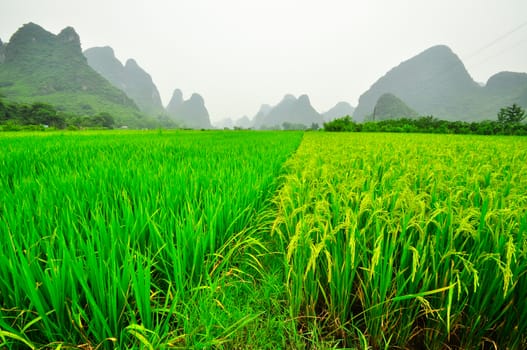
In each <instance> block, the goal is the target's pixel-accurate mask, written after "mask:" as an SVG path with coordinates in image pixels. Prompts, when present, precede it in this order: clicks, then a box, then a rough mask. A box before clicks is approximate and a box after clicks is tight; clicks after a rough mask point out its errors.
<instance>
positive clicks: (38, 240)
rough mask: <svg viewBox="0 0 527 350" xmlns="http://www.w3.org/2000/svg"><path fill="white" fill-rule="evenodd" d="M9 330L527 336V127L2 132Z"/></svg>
mask: <svg viewBox="0 0 527 350" xmlns="http://www.w3.org/2000/svg"><path fill="white" fill-rule="evenodd" d="M0 147H1V149H2V150H3V152H2V153H1V154H0V168H1V169H2V171H1V172H0V234H1V235H2V238H3V239H2V240H0V251H2V254H0V266H1V267H2V268H1V269H0V347H6V348H20V347H27V348H32V349H40V348H81V349H103V348H108V349H114V348H115V349H125V348H144V349H164V348H165V349H168V348H255V349H276V348H291V349H293V348H294V349H296V348H306V349H309V348H317V349H319V348H352V349H383V348H384V349H387V348H403V349H421V348H426V349H444V348H452V349H458V348H459V349H466V348H477V347H481V348H496V347H497V348H510V349H515V348H525V347H527V337H526V334H527V312H526V311H525V310H527V305H526V300H527V276H526V274H527V243H526V242H527V212H526V211H527V178H526V177H525V176H523V174H527V142H526V141H525V140H524V139H523V138H517V137H477V136H453V135H419V134H415V135H403V134H367V133H360V134H357V133H351V134H348V133H346V134H331V133H311V132H309V133H305V134H303V136H302V134H301V133H288V132H213V131H211V132H190V131H189V132H167V131H157V132H151V131H149V132H132V131H127V132H115V131H114V132H78V133H33V134H31V133H23V134H14V133H13V134H11V133H3V134H2V135H0Z"/></svg>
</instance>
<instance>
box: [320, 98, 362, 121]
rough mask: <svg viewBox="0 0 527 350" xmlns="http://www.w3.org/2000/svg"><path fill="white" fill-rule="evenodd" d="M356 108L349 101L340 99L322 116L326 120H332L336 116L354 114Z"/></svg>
mask: <svg viewBox="0 0 527 350" xmlns="http://www.w3.org/2000/svg"><path fill="white" fill-rule="evenodd" d="M354 110H355V109H354V108H353V106H352V105H351V104H349V103H348V102H344V101H340V102H338V103H337V104H336V105H335V106H334V107H332V108H331V109H329V110H328V111H326V112H324V113H323V114H322V116H323V117H324V120H325V121H332V120H334V119H336V118H341V117H345V116H347V115H349V116H352V115H353V112H354Z"/></svg>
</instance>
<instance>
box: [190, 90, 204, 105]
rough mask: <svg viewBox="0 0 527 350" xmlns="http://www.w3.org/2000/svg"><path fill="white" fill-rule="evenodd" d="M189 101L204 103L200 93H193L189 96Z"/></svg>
mask: <svg viewBox="0 0 527 350" xmlns="http://www.w3.org/2000/svg"><path fill="white" fill-rule="evenodd" d="M190 101H191V102H192V103H198V104H202V105H203V104H205V100H204V99H203V97H202V96H201V95H200V94H197V93H193V94H192V96H190Z"/></svg>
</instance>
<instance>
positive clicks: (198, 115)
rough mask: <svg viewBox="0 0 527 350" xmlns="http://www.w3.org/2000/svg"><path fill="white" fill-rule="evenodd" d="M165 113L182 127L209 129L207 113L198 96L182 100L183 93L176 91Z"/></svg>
mask: <svg viewBox="0 0 527 350" xmlns="http://www.w3.org/2000/svg"><path fill="white" fill-rule="evenodd" d="M166 110H167V113H168V114H169V115H170V116H171V117H172V118H173V119H174V120H176V121H177V122H179V123H181V124H182V126H185V127H188V128H193V129H200V128H206V129H208V128H211V127H212V125H211V123H210V118H209V112H208V111H207V108H206V107H205V100H204V99H203V97H202V96H201V95H200V94H197V93H193V94H192V96H191V97H190V98H189V99H188V100H186V101H185V100H183V93H182V92H181V90H179V89H176V90H174V93H173V94H172V99H171V100H170V102H169V104H168V106H167V109H166Z"/></svg>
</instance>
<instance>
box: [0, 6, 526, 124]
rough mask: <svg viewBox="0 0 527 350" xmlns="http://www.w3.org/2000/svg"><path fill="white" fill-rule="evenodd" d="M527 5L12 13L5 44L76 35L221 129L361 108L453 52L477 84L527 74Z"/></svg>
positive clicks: (7, 14)
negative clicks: (284, 108) (295, 107)
mask: <svg viewBox="0 0 527 350" xmlns="http://www.w3.org/2000/svg"><path fill="white" fill-rule="evenodd" d="M525 13H527V3H525V2H524V1H520V0H514V1H507V2H499V1H486V2H485V3H484V5H483V4H482V2H478V1H463V2H454V1H443V2H433V3H432V2H426V3H425V2H419V1H399V2H388V1H370V2H367V3H363V4H354V3H351V2H347V1H327V2H324V3H323V4H322V3H320V2H315V1H285V2H284V1H266V2H243V1H234V0H228V1H223V2H213V1H178V2H169V1H150V2H148V3H146V2H139V1H112V2H102V1H92V2H89V3H73V2H67V1H63V0H60V1H59V0H53V1H36V0H31V1H24V2H20V1H4V2H3V4H2V20H1V21H0V39H1V40H2V41H3V42H8V41H9V38H10V37H11V35H12V34H13V33H14V32H16V30H17V29H18V28H20V27H21V26H22V25H23V24H24V23H28V22H35V23H38V24H39V25H41V26H43V27H44V28H46V29H47V30H50V31H52V32H53V33H59V32H60V31H61V30H62V29H63V28H65V27H67V26H72V27H74V28H75V30H76V31H77V33H78V34H79V36H80V38H81V45H82V49H83V50H86V49H88V48H91V47H101V46H110V47H112V48H113V50H114V52H115V55H116V57H117V58H118V59H119V60H120V61H121V62H126V61H127V60H128V59H130V58H133V59H134V60H135V61H136V62H137V63H138V64H139V66H140V67H142V68H143V69H144V70H145V71H146V72H148V73H149V74H150V75H151V77H152V80H153V82H154V83H155V84H156V86H157V88H158V90H159V93H160V96H161V99H162V102H163V105H164V106H166V105H167V104H168V102H169V101H170V98H171V96H172V93H173V91H174V89H176V88H179V89H181V90H182V91H185V93H186V96H185V99H188V98H190V97H191V96H192V94H194V93H198V94H200V95H201V96H202V97H203V99H204V100H205V104H206V107H207V109H208V111H209V114H210V119H211V120H212V121H218V120H220V119H224V118H231V119H233V120H236V119H238V118H241V117H242V116H244V115H249V116H253V115H254V113H255V112H256V111H258V110H259V108H260V106H261V105H262V104H264V103H269V104H275V103H276V102H277V101H281V99H282V97H283V96H284V95H285V94H292V95H295V96H302V95H303V94H306V95H308V96H309V99H310V102H311V104H312V106H313V107H314V108H315V109H316V110H317V111H319V112H322V111H327V110H329V109H331V108H332V107H333V106H335V104H336V103H337V102H339V101H346V102H348V103H350V104H351V105H352V106H357V104H358V99H359V96H360V95H361V94H362V93H364V92H365V91H367V90H368V89H369V88H370V87H371V86H372V84H374V83H375V81H376V80H377V79H379V77H381V76H382V75H383V74H385V73H386V72H388V71H389V70H390V69H391V68H393V67H394V66H397V65H398V64H399V63H400V62H402V61H404V60H406V59H408V58H410V57H413V56H415V55H417V54H418V53H420V52H422V51H424V50H426V49H427V48H429V47H432V46H434V45H438V44H444V45H447V46H448V47H450V48H451V49H452V51H454V52H455V53H456V54H457V55H458V56H459V58H460V59H461V60H462V61H463V63H464V64H465V66H466V68H467V71H468V73H469V74H470V75H471V77H472V78H473V79H474V80H475V81H477V82H483V83H485V82H486V81H487V80H488V78H489V77H490V76H492V75H494V74H496V73H498V72H500V71H516V72H525V71H527V23H526V21H525V16H524V14H525Z"/></svg>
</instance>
